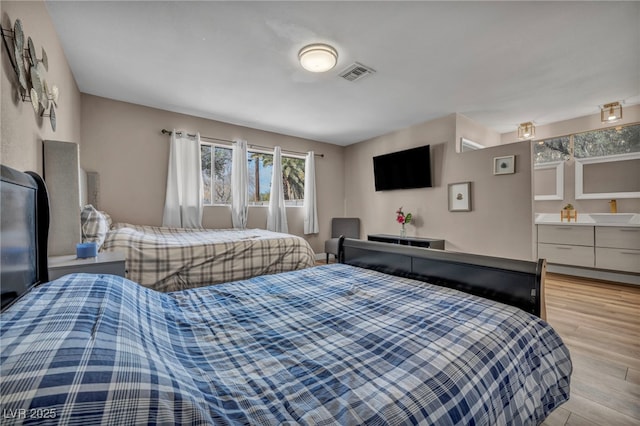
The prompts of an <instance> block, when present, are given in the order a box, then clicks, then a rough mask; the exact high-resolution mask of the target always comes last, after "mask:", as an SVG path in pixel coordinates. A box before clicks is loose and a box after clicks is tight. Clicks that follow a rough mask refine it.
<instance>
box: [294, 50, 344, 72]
mask: <svg viewBox="0 0 640 426" xmlns="http://www.w3.org/2000/svg"><path fill="white" fill-rule="evenodd" d="M298 59H299V60H300V65H302V68H304V69H306V70H307V71H311V72H327V71H329V70H330V69H331V68H333V67H335V66H336V63H337V62H338V52H337V51H336V49H334V48H333V47H331V46H329V45H328V44H321V43H315V44H309V45H307V46H305V47H303V48H302V49H300V51H299V52H298Z"/></svg>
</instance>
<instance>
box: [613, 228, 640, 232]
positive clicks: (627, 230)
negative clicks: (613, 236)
mask: <svg viewBox="0 0 640 426" xmlns="http://www.w3.org/2000/svg"><path fill="white" fill-rule="evenodd" d="M618 231H620V232H638V231H640V229H628V228H625V229H618Z"/></svg>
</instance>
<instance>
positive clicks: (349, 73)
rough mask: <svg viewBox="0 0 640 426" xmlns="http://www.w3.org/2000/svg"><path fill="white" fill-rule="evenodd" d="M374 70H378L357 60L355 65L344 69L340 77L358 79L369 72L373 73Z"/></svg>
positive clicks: (351, 79) (350, 79)
mask: <svg viewBox="0 0 640 426" xmlns="http://www.w3.org/2000/svg"><path fill="white" fill-rule="evenodd" d="M374 72H376V71H375V70H374V69H372V68H369V67H368V66H366V65H362V64H360V63H358V62H355V63H354V64H353V65H350V66H349V67H348V68H347V69H345V70H344V71H342V72H341V73H340V77H342V78H344V79H345V80H348V81H356V80H360V79H362V78H364V77H366V76H368V75H369V74H373V73H374Z"/></svg>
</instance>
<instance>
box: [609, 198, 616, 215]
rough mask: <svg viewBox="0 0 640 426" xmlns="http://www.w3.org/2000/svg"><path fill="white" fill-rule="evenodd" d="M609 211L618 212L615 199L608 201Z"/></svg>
mask: <svg viewBox="0 0 640 426" xmlns="http://www.w3.org/2000/svg"><path fill="white" fill-rule="evenodd" d="M609 212H611V213H618V205H617V203H616V200H611V201H609Z"/></svg>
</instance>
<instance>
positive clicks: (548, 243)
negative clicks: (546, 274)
mask: <svg viewBox="0 0 640 426" xmlns="http://www.w3.org/2000/svg"><path fill="white" fill-rule="evenodd" d="M593 248H594V227H593V226H579V225H538V257H539V258H544V259H547V262H548V263H557V264H560V265H573V266H583V267H587V268H593V267H594V266H595V252H594V249H593Z"/></svg>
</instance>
